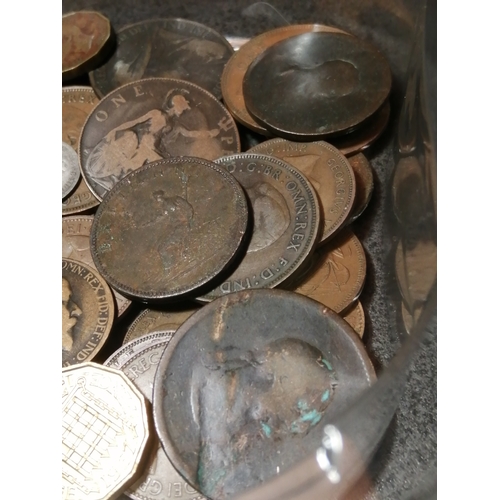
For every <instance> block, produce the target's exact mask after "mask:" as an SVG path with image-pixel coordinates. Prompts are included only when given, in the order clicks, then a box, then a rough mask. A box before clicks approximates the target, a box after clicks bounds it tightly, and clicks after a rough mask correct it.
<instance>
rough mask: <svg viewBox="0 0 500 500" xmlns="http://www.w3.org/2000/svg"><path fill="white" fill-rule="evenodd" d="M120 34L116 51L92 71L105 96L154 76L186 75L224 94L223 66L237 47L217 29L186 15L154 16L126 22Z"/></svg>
mask: <svg viewBox="0 0 500 500" xmlns="http://www.w3.org/2000/svg"><path fill="white" fill-rule="evenodd" d="M116 39H117V47H116V51H115V53H114V54H113V56H112V57H111V58H110V59H109V60H108V61H106V64H104V65H103V66H101V67H100V68H98V69H96V70H95V71H93V72H91V73H90V75H89V76H90V83H91V84H92V87H94V89H95V90H96V92H97V93H98V94H99V96H100V97H103V96H105V95H106V94H109V93H110V92H111V91H112V90H114V89H116V88H118V87H121V86H122V85H124V84H126V83H130V82H135V81H137V80H140V79H143V78H152V77H155V78H156V77H159V78H176V79H178V80H187V81H188V82H192V83H195V84H196V85H199V86H200V87H202V88H204V89H205V90H208V91H209V92H210V93H212V94H213V95H214V96H215V97H217V98H218V99H220V98H221V97H222V95H221V90H220V78H221V74H222V70H223V69H224V65H225V64H226V62H227V61H228V60H229V58H230V57H231V56H232V55H233V53H234V50H233V48H232V46H231V44H230V43H229V42H228V41H227V40H226V39H225V38H224V37H223V36H222V35H220V34H219V33H217V32H216V31H215V30H213V29H212V28H209V27H208V26H205V25H203V24H200V23H195V22H194V21H188V20H186V19H150V20H148V21H142V22H140V23H135V24H131V25H128V26H126V27H125V28H123V29H121V30H120V31H119V32H118V33H117V34H116Z"/></svg>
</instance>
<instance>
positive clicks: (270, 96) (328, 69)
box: [243, 32, 391, 141]
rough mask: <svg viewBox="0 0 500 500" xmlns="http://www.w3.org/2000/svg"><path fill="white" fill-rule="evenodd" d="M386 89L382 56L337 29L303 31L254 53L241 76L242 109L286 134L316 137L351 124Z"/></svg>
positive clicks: (376, 104) (387, 76)
mask: <svg viewBox="0 0 500 500" xmlns="http://www.w3.org/2000/svg"><path fill="white" fill-rule="evenodd" d="M390 89H391V70H390V67H389V64H388V62H387V61H386V59H385V58H384V57H383V56H382V55H381V54H380V53H379V52H378V51H377V50H375V49H374V48H373V47H372V46H371V45H368V44H367V43H365V42H363V41H361V40H359V39H358V38H356V37H353V36H350V35H345V34H343V33H328V32H316V33H304V34H302V35H296V36H294V37H291V38H287V39H286V40H282V41H281V42H278V43H276V44H275V45H273V46H272V47H270V48H268V49H267V50H266V51H265V52H263V53H262V54H261V55H260V56H258V57H257V58H256V59H255V60H254V61H253V62H252V64H251V65H250V66H249V68H248V70H247V72H246V73H245V77H244V79H243V96H244V99H245V104H246V107H247V110H248V112H249V113H250V114H251V115H252V116H253V118H254V119H255V120H256V121H257V122H258V123H260V124H261V125H262V126H263V127H265V128H267V129H268V130H270V131H271V132H273V133H274V134H276V135H278V136H280V137H285V138H286V139H290V140H302V141H304V140H309V141H310V140H317V139H322V138H326V137H332V136H334V135H339V134H344V133H347V132H349V131H351V130H354V129H355V128H356V127H357V126H359V125H360V124H361V123H362V122H363V121H364V120H366V119H367V118H368V117H370V116H372V115H373V114H374V113H375V112H376V111H377V110H378V109H379V108H380V107H381V106H382V104H383V103H384V101H385V100H386V99H387V96H388V95H389V91H390Z"/></svg>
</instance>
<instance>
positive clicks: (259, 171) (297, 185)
mask: <svg viewBox="0 0 500 500" xmlns="http://www.w3.org/2000/svg"><path fill="white" fill-rule="evenodd" d="M216 163H217V164H219V165H221V166H222V167H223V168H225V169H226V170H227V171H228V172H229V173H231V174H232V175H234V177H236V179H237V180H238V182H239V183H240V184H241V185H242V186H243V188H244V189H245V191H246V193H247V196H248V198H249V200H250V203H251V206H252V210H251V211H252V213H253V230H252V237H251V239H250V243H249V245H248V248H247V251H246V255H245V256H244V257H243V259H242V260H241V262H240V263H239V265H238V267H237V269H235V270H234V272H233V273H232V275H231V276H230V277H229V278H228V279H227V280H226V281H224V282H223V283H222V284H220V285H219V286H218V287H217V288H216V289H215V290H213V291H211V292H210V293H208V294H206V295H204V296H203V297H199V299H200V300H213V299H215V298H216V297H220V296H221V295H224V294H226V293H231V292H236V291H238V290H244V289H249V288H274V287H275V286H277V285H279V284H280V283H282V282H283V281H285V280H286V279H288V278H289V277H290V276H291V275H292V273H294V272H296V271H297V270H298V269H299V267H300V266H301V264H303V263H304V261H306V259H307V258H308V257H309V255H310V253H311V251H312V249H313V248H314V246H315V244H316V241H317V238H318V234H319V228H320V224H321V216H320V210H319V205H318V198H317V196H316V193H315V192H314V188H313V187H312V185H311V184H310V182H309V181H308V180H307V178H306V177H305V176H304V174H302V173H301V172H300V171H299V170H297V169H296V168H295V167H293V166H292V165H290V164H288V163H285V162H283V161H282V160H280V159H278V158H274V157H272V156H268V155H260V154H251V153H247V154H245V153H242V154H239V155H231V156H226V157H224V158H220V159H218V160H216Z"/></svg>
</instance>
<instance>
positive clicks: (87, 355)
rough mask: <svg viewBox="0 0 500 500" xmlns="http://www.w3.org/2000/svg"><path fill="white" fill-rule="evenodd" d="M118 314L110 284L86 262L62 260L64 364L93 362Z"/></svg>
mask: <svg viewBox="0 0 500 500" xmlns="http://www.w3.org/2000/svg"><path fill="white" fill-rule="evenodd" d="M114 314H115V305H114V302H113V296H112V294H111V290H110V289H109V286H108V285H107V283H106V282H105V281H104V280H103V279H102V277H101V276H100V275H99V274H98V273H97V272H95V271H94V270H93V269H92V268H91V267H89V266H88V265H87V264H84V263H83V262H79V261H76V260H70V259H64V258H63V259H62V364H63V366H69V365H74V364H76V363H82V362H84V361H90V360H91V359H92V358H93V357H94V356H95V355H96V354H97V353H98V352H99V350H100V349H101V347H102V346H103V344H104V342H105V341H106V339H107V338H108V335H109V332H110V330H111V326H112V324H113V320H114Z"/></svg>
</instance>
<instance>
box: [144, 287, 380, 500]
mask: <svg viewBox="0 0 500 500" xmlns="http://www.w3.org/2000/svg"><path fill="white" fill-rule="evenodd" d="M374 381H375V372H374V370H373V367H372V364H371V362H370V360H369V358H368V355H367V353H366V350H365V348H364V346H363V344H362V343H361V340H360V339H359V337H358V335H357V334H356V333H355V332H354V330H353V329H352V328H351V327H350V326H349V325H348V324H347V323H346V322H345V321H344V320H342V319H341V318H340V316H339V315H338V314H335V313H333V312H332V311H331V310H330V309H328V308H326V307H324V306H323V305H322V304H319V303H318V302H316V301H314V300H310V299H309V298H307V297H304V296H301V295H299V294H296V293H293V292H287V291H284V290H278V289H274V290H265V289H262V290H244V291H241V292H237V293H233V294H230V295H227V296H225V297H220V298H219V299H217V300H214V301H213V302H212V303H211V304H208V305H207V306H205V307H203V308H202V309H200V310H199V311H197V312H196V313H195V314H193V316H191V317H190V318H189V319H188V320H187V321H186V322H185V323H184V324H183V325H182V326H181V327H180V328H179V330H177V332H176V334H175V335H174V337H173V338H172V340H171V341H170V344H169V345H168V347H167V348H166V349H165V351H164V352H163V355H162V358H161V360H160V363H159V365H158V368H157V370H156V376H155V382H154V387H153V413H154V419H155V426H156V429H157V431H158V435H159V437H160V440H161V444H162V446H163V448H164V450H165V451H166V453H167V455H168V457H169V458H170V460H171V461H172V463H173V464H174V466H175V467H176V469H177V470H178V471H179V472H180V473H181V475H182V476H183V477H185V478H186V480H187V481H188V482H189V483H190V484H191V485H192V486H193V487H195V488H197V489H199V491H201V493H203V494H204V495H205V496H207V497H209V498H212V499H214V498H217V499H226V498H234V497H236V496H237V494H238V493H241V492H243V491H245V490H246V489H249V488H251V487H253V486H257V485H259V484H261V483H263V482H264V481H266V480H269V479H271V478H273V477H275V476H276V475H277V474H279V473H280V472H283V471H285V470H286V469H287V468H288V467H290V466H292V465H294V464H296V461H297V457H303V456H307V455H309V454H312V453H313V452H314V451H315V450H316V449H317V447H318V442H321V437H322V432H323V424H324V423H326V422H330V421H331V420H332V418H333V415H334V414H336V413H337V412H341V411H342V410H343V409H344V408H346V407H347V406H348V405H349V404H352V402H353V401H354V400H355V399H356V398H357V396H359V395H360V394H361V393H362V392H363V391H364V390H365V389H366V388H367V387H369V386H370V385H371V384H372V383H373V382H374Z"/></svg>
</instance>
